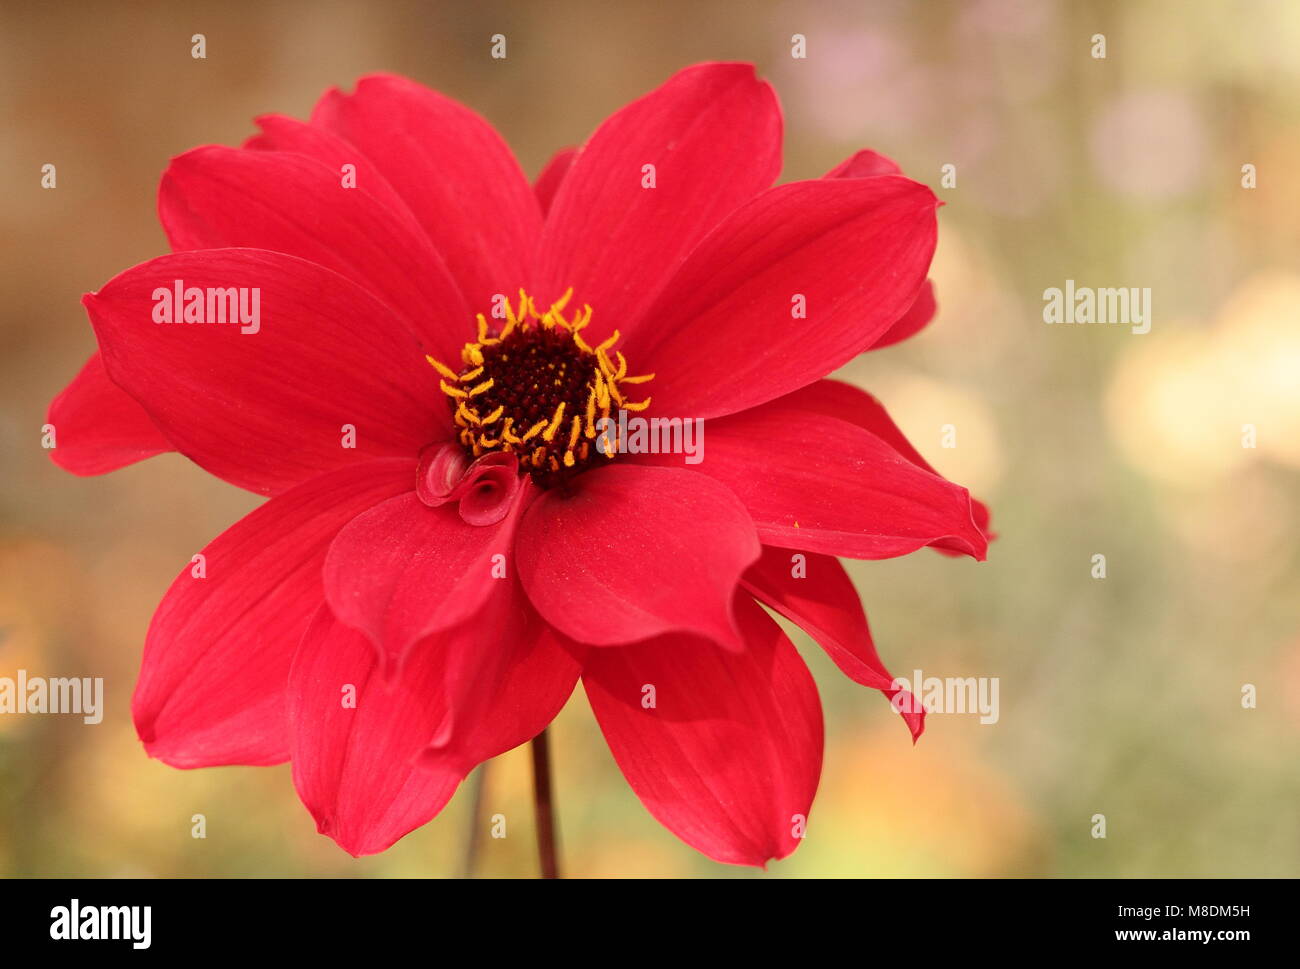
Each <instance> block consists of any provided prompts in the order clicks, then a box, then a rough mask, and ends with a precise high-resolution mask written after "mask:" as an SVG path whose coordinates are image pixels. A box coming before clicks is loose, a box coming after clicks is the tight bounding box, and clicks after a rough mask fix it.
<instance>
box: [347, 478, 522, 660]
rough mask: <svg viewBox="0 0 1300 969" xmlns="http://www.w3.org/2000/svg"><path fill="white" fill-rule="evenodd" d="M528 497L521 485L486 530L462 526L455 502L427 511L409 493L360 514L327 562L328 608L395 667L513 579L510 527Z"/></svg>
mask: <svg viewBox="0 0 1300 969" xmlns="http://www.w3.org/2000/svg"><path fill="white" fill-rule="evenodd" d="M529 500H531V483H530V482H526V483H525V485H524V487H522V488H520V489H519V493H518V494H517V495H516V498H515V503H514V506H513V509H512V510H511V513H510V514H509V515H507V516H506V518H505V519H503V520H502V521H501V522H500V523H499V524H496V525H489V526H477V525H470V524H467V523H466V522H465V521H464V520H463V519H462V518H461V515H460V511H459V509H458V508H457V507H456V505H454V504H446V505H441V506H439V507H437V508H431V507H429V506H428V505H425V504H424V503H423V502H421V501H420V499H419V497H418V496H417V495H416V494H415V493H414V492H412V493H410V494H405V495H400V496H399V497H396V498H392V499H390V500H389V501H386V502H384V503H383V504H381V505H379V506H378V507H376V508H374V509H372V510H371V511H369V512H367V513H366V514H364V515H360V516H358V517H357V518H356V519H354V520H353V521H352V522H351V523H350V524H349V525H348V526H347V527H346V528H344V529H343V530H342V531H341V532H340V533H339V536H338V538H336V539H335V540H334V543H333V545H331V546H330V551H329V556H328V558H327V559H326V561H325V572H324V576H325V597H326V600H327V601H328V602H329V605H330V609H332V610H333V612H334V615H335V616H336V617H337V618H338V619H339V621H340V622H343V623H344V624H346V625H348V626H351V627H352V628H354V629H358V630H360V631H361V632H362V633H364V634H365V635H366V636H367V637H368V638H369V639H370V641H371V642H372V643H373V644H374V646H375V648H376V649H377V650H378V651H379V656H380V657H381V661H382V662H383V663H384V665H385V668H386V670H387V669H390V667H389V665H388V664H390V663H391V664H393V666H392V667H391V669H393V670H395V669H396V667H397V665H398V664H400V662H401V661H402V660H403V658H404V657H405V656H406V655H407V652H408V650H409V649H410V647H411V646H413V645H414V644H415V643H417V642H419V641H420V640H421V639H424V638H425V637H426V636H429V635H432V634H433V633H435V632H437V631H439V630H442V629H448V628H450V627H452V626H454V625H456V624H457V623H460V622H463V621H464V620H466V619H468V618H470V617H471V616H473V615H474V614H475V613H477V612H478V611H479V609H480V608H481V607H482V606H483V603H484V602H485V601H486V600H487V598H488V596H489V595H490V594H491V593H492V591H493V588H494V587H495V586H497V585H499V584H501V583H502V582H504V581H509V580H511V577H510V572H509V569H510V551H511V546H512V545H513V543H514V535H515V528H516V525H517V524H518V521H519V517H520V514H521V513H522V511H523V509H524V508H525V507H526V506H527V504H528V502H529ZM497 556H502V558H497Z"/></svg>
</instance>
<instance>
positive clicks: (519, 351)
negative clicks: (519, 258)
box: [429, 290, 654, 488]
mask: <svg viewBox="0 0 1300 969" xmlns="http://www.w3.org/2000/svg"><path fill="white" fill-rule="evenodd" d="M571 295H572V290H570V291H569V292H567V293H565V294H564V296H563V297H562V298H561V299H560V300H558V301H557V302H555V303H553V304H552V305H551V307H550V309H548V310H547V311H546V312H545V313H538V312H537V307H536V306H535V305H534V303H533V301H532V300H531V299H530V298H529V297H528V295H527V294H526V293H525V292H524V291H523V290H520V292H519V308H518V311H516V310H515V308H514V307H512V306H511V305H510V301H509V300H505V301H504V311H505V317H506V319H505V323H504V324H503V325H501V326H500V328H499V329H497V330H495V331H494V328H493V327H492V325H490V324H489V323H488V321H487V319H486V318H485V317H484V316H483V315H482V314H481V313H480V314H479V317H478V340H477V341H476V342H472V343H466V344H465V347H464V349H463V350H462V351H461V361H462V364H463V366H462V367H461V369H460V370H459V371H457V370H452V369H451V368H450V367H447V366H445V365H443V364H442V363H439V362H438V361H437V360H434V359H433V358H432V357H430V358H429V362H430V363H431V364H432V365H433V366H434V367H435V368H436V369H437V370H438V372H439V373H440V374H441V375H442V378H443V379H442V390H443V393H445V394H446V395H447V399H448V403H449V405H450V407H451V411H452V416H453V419H454V420H455V422H456V426H457V428H458V429H459V437H460V442H461V444H462V445H464V447H465V450H466V453H467V455H468V456H469V457H471V458H477V457H480V456H482V455H484V454H489V453H492V452H494V451H501V452H506V453H513V454H515V455H516V456H517V457H518V460H519V467H520V470H521V471H525V472H527V473H528V474H531V475H532V477H533V480H534V481H535V482H537V484H539V485H541V486H542V487H544V488H550V487H554V486H555V485H557V484H561V483H563V482H565V481H567V480H569V479H570V478H572V477H573V476H574V475H576V474H580V473H581V472H583V471H585V470H586V469H588V468H590V467H592V466H593V465H596V464H598V463H600V462H602V461H608V460H613V458H614V457H615V455H616V454H617V453H618V447H617V444H618V441H617V436H616V434H617V423H618V415H617V411H618V410H626V411H641V410H645V408H646V407H648V406H649V404H650V398H648V397H647V398H646V399H644V400H640V401H636V402H631V401H628V400H627V398H626V396H625V395H626V390H627V388H628V387H629V386H630V385H635V384H640V383H645V382H646V381H648V380H650V379H652V378H653V377H654V374H644V375H640V376H635V377H634V376H629V375H628V367H627V360H626V358H625V357H624V356H623V354H622V353H621V352H620V351H618V350H614V349H613V347H614V344H615V343H617V342H618V338H619V334H618V331H617V330H615V331H614V333H613V334H612V335H611V336H610V337H609V338H608V339H607V340H605V341H604V342H602V343H600V344H598V345H597V346H594V347H593V346H590V345H589V344H588V343H587V342H586V340H584V339H583V337H582V331H583V329H585V328H586V327H587V325H588V324H589V323H590V322H591V307H590V306H585V307H583V310H582V312H581V313H575V314H574V315H573V318H572V319H568V318H566V317H565V316H564V307H565V306H566V305H567V303H568V301H569V298H570V297H571ZM611 351H612V352H613V354H614V356H613V357H611V356H610V353H611ZM611 411H613V412H614V413H613V416H612V417H611Z"/></svg>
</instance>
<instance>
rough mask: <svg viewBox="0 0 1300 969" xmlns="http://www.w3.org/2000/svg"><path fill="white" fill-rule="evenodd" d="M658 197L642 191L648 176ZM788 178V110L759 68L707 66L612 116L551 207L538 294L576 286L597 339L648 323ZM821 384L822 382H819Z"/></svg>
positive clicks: (549, 295) (550, 294)
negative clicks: (680, 282) (745, 209)
mask: <svg viewBox="0 0 1300 969" xmlns="http://www.w3.org/2000/svg"><path fill="white" fill-rule="evenodd" d="M645 165H654V166H655V187H654V188H643V187H642V181H643V177H644V174H643V166H645ZM780 170H781V109H780V106H779V105H778V104H777V101H776V95H775V93H774V92H773V91H772V88H771V86H770V85H769V84H768V83H767V82H765V81H760V80H759V79H758V78H757V77H756V76H755V74H754V67H753V65H752V64H699V65H696V66H694V67H688V68H686V69H685V70H683V71H680V72H678V73H677V74H675V75H674V76H673V77H672V78H670V79H669V80H668V81H667V82H666V83H665V84H664V85H662V86H661V87H659V88H657V89H656V90H654V91H652V92H650V93H649V94H647V95H646V96H645V97H642V98H640V99H638V100H636V101H633V102H632V103H631V104H629V105H627V106H626V107H624V108H622V109H621V110H619V111H617V112H616V113H615V114H613V115H612V116H611V117H610V118H609V119H608V120H607V121H605V123H604V124H602V125H601V126H600V127H599V128H598V129H597V130H596V132H595V134H593V135H592V136H591V139H590V140H589V141H588V142H587V144H586V145H585V146H584V147H583V149H582V153H581V155H579V156H578V159H577V161H575V162H574V164H573V168H572V169H571V170H570V172H569V174H568V176H567V177H566V178H565V179H564V182H563V184H561V186H560V189H559V191H558V192H557V193H556V195H555V199H554V202H553V203H552V205H551V212H550V215H549V217H548V219H547V222H546V233H545V235H544V237H543V240H542V250H541V253H540V255H539V257H538V261H539V265H538V278H539V280H540V281H541V284H540V286H539V287H538V288H539V291H540V294H541V295H544V296H545V297H546V298H548V299H553V298H555V297H557V296H558V295H559V294H560V293H562V292H563V291H564V290H565V289H566V288H567V287H569V286H572V287H573V288H574V292H575V300H576V303H577V304H578V305H581V304H583V303H590V304H591V306H592V307H593V309H594V310H595V316H594V318H593V320H594V322H593V330H592V332H593V334H605V333H609V332H612V331H613V330H614V328H616V327H618V328H620V329H622V331H623V333H624V335H626V334H627V333H628V332H629V330H631V329H633V328H634V324H635V323H636V321H637V320H639V319H642V318H644V319H646V320H647V321H648V322H649V323H650V324H651V325H653V326H654V327H655V328H656V329H657V328H658V327H659V320H657V319H656V318H655V317H654V316H647V315H646V314H645V310H646V309H647V308H648V306H649V301H650V300H651V298H652V297H653V296H654V294H655V293H656V292H657V291H658V290H659V289H660V288H661V287H662V286H663V284H664V283H666V282H667V281H668V278H669V276H670V275H671V274H672V271H673V270H674V269H675V268H676V267H677V266H678V265H679V264H680V263H681V261H682V259H683V258H684V257H685V256H686V254H687V253H688V252H690V251H691V249H692V248H694V246H695V244H696V243H697V242H699V241H700V239H702V238H703V237H704V235H705V234H706V233H707V232H708V231H709V230H710V229H712V228H713V227H714V226H715V225H717V224H718V223H719V222H721V221H722V219H723V218H724V217H725V216H726V215H728V214H729V213H730V212H731V211H732V210H734V209H735V208H736V207H737V206H739V205H740V204H741V203H743V202H746V201H748V200H749V199H751V198H752V197H753V196H755V195H757V194H758V193H759V192H761V191H763V190H764V189H765V188H767V187H768V186H769V185H771V184H772V181H773V179H775V178H776V176H777V173H778V172H780ZM819 376H820V375H819Z"/></svg>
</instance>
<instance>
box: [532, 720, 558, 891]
mask: <svg viewBox="0 0 1300 969" xmlns="http://www.w3.org/2000/svg"><path fill="white" fill-rule="evenodd" d="M532 751H533V803H534V804H535V805H536V809H537V855H538V858H539V859H540V860H541V865H542V877H543V878H559V877H560V863H559V850H558V847H557V843H556V839H555V807H554V805H553V803H552V802H551V745H550V740H549V738H548V737H547V736H546V731H545V730H543V731H542V732H541V733H539V734H538V735H537V736H536V737H534V738H533V742H532Z"/></svg>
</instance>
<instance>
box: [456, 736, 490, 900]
mask: <svg viewBox="0 0 1300 969" xmlns="http://www.w3.org/2000/svg"><path fill="white" fill-rule="evenodd" d="M488 763H489V762H488V761H486V760H485V761H483V763H481V764H479V765H478V768H477V769H476V770H475V771H474V773H473V774H471V775H470V779H469V786H470V791H471V793H472V794H473V806H472V807H471V808H470V814H469V832H468V834H467V835H466V837H465V855H464V857H463V859H462V861H461V877H462V878H473V877H474V876H475V875H476V874H477V873H478V861H479V856H480V854H481V848H482V846H483V837H482V835H481V834H480V831H481V829H482V827H483V821H482V818H483V805H484V804H486V803H487V773H488Z"/></svg>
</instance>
